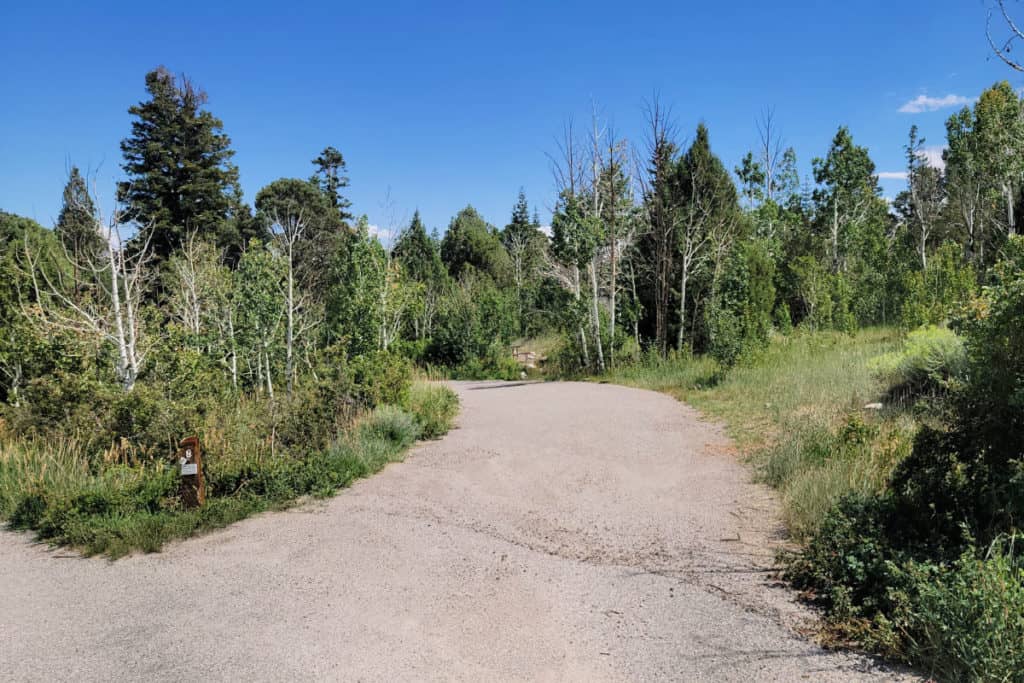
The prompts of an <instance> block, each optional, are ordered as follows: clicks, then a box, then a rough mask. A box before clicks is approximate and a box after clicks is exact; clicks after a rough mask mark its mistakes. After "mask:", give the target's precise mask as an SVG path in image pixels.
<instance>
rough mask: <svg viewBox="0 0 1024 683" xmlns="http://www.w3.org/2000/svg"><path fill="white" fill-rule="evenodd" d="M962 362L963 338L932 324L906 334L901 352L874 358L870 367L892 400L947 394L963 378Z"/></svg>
mask: <svg viewBox="0 0 1024 683" xmlns="http://www.w3.org/2000/svg"><path fill="white" fill-rule="evenodd" d="M966 361H967V355H966V352H965V349H964V342H963V339H962V338H961V337H960V336H959V335H957V334H956V333H955V332H953V331H952V330H950V329H947V328H944V327H935V326H934V325H933V326H930V327H924V328H921V329H919V330H914V331H913V332H911V333H910V334H908V335H907V339H906V342H905V343H904V346H903V349H902V350H900V351H897V352H893V353H887V354H884V355H882V356H879V357H877V358H875V359H874V360H872V362H871V367H872V370H873V371H874V373H875V375H876V376H877V377H878V378H879V379H881V380H883V381H884V382H886V383H887V384H888V385H889V386H890V393H891V395H892V396H893V397H894V398H916V397H919V396H925V395H933V396H934V395H939V394H942V393H945V392H946V391H948V390H949V389H950V388H951V387H952V385H953V384H954V383H955V382H956V381H957V380H958V379H960V378H962V377H963V375H964V371H965V369H966Z"/></svg>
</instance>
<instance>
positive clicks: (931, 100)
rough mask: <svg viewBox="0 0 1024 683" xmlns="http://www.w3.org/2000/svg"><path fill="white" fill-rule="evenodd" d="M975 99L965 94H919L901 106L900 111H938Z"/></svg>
mask: <svg viewBox="0 0 1024 683" xmlns="http://www.w3.org/2000/svg"><path fill="white" fill-rule="evenodd" d="M973 101H974V100H973V99H971V98H970V97H964V96H963V95H946V96H945V97H929V96H928V95H918V96H917V97H915V98H914V99H912V100H910V101H909V102H907V103H905V104H904V105H903V106H902V107H900V112H901V113H903V114H920V113H922V112H926V111H938V110H940V109H948V108H950V107H960V106H962V105H965V104H970V103H971V102H973Z"/></svg>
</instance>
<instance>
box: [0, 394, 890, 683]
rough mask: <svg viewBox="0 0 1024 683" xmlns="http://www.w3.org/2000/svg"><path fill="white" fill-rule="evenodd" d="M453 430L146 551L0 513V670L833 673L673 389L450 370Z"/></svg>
mask: <svg viewBox="0 0 1024 683" xmlns="http://www.w3.org/2000/svg"><path fill="white" fill-rule="evenodd" d="M455 386H456V388H457V390H458V392H459V395H460V397H461V400H462V406H463V408H462V413H461V415H460V418H459V424H460V427H459V429H457V430H455V431H453V432H452V433H450V434H449V435H448V436H447V437H446V438H444V439H443V440H440V441H435V442H431V443H428V444H424V445H420V446H419V447H417V448H416V449H414V450H413V451H412V452H411V453H410V455H409V457H408V458H407V460H406V461H405V462H404V463H401V464H396V465H391V466H388V467H387V468H386V469H385V470H384V471H383V472H382V473H380V474H378V475H377V476H375V477H372V478H371V479H368V480H365V481H360V482H358V483H356V484H355V485H354V486H353V487H352V488H351V489H349V490H347V491H344V492H342V493H341V494H339V495H338V496H337V497H336V498H333V499H331V500H329V501H326V502H316V503H309V504H306V505H303V506H300V507H298V508H296V509H293V510H291V511H288V512H282V513H272V514H266V515H262V516H260V517H256V518H253V519H249V520H246V521H244V522H241V523H238V524H235V525H233V526H231V527H229V528H227V529H224V530H221V531H218V532H215V533H211V534H208V535H206V536H203V537H201V538H196V539H191V540H188V541H184V542H181V543H175V544H173V545H171V546H169V547H167V548H166V549H165V550H164V552H162V553H159V554H154V555H134V556H131V557H127V558H124V559H121V560H118V561H116V562H109V561H107V560H104V559H97V558H92V559H82V558H80V557H78V556H76V555H75V554H74V553H71V552H68V551H66V550H59V549H58V550H53V549H49V548H47V547H46V546H42V545H39V544H35V543H32V541H31V539H30V538H29V537H28V536H26V535H24V534H16V533H12V532H2V533H0V679H3V680H18V681H20V680H47V681H48V680H57V679H64V680H76V681H80V680H94V681H108V680H123V679H132V680H143V679H145V680H147V681H158V680H168V681H170V680H175V681H177V680H189V679H191V680H248V681H256V680H260V681H262V680H311V679H312V680H365V681H383V680H396V681H419V680H469V681H499V680H501V681H503V680H521V681H538V680H539V681H604V680H614V681H640V680H677V681H697V680H713V681H728V680H736V681H751V680H766V681H769V680H778V681H799V680H812V681H833V680H835V681H846V680H892V679H893V678H896V674H895V673H893V672H890V671H885V670H881V669H878V668H875V666H874V665H873V664H872V663H871V662H870V661H868V660H866V659H864V658H861V657H858V656H855V655H850V654H837V653H829V652H826V651H823V650H822V649H820V648H818V647H816V646H815V645H813V644H811V643H810V642H809V641H807V640H804V639H801V638H799V637H798V636H796V635H794V632H793V626H794V625H795V624H799V623H800V620H801V619H804V618H806V616H807V615H806V614H805V613H803V612H802V611H801V609H800V608H799V607H798V606H796V605H795V604H794V603H793V601H792V599H791V596H790V595H789V593H788V592H787V591H785V590H784V589H782V588H780V587H779V586H777V585H775V584H774V583H773V581H772V578H771V572H770V566H771V563H772V555H773V550H772V548H773V545H774V544H775V543H776V542H777V538H778V535H779V534H778V529H777V527H776V525H775V522H774V520H775V519H776V518H777V517H776V515H775V510H774V507H773V504H772V500H771V498H770V496H769V495H768V494H767V493H766V492H765V491H764V490H763V489H762V488H761V487H758V486H754V485H752V484H750V483H749V473H748V471H747V470H746V469H745V468H744V467H743V466H742V465H741V464H739V463H738V462H737V459H736V455H735V453H734V452H733V451H732V450H731V447H730V443H729V440H728V439H727V438H726V437H725V436H724V435H723V434H722V432H721V430H720V429H719V428H718V427H716V426H715V425H712V424H709V423H707V422H704V421H701V420H700V419H699V417H698V415H697V414H696V413H695V412H694V411H692V410H690V409H688V408H686V407H685V406H683V405H681V404H679V403H677V402H676V401H674V400H673V399H671V398H669V397H666V396H663V395H660V394H656V393H651V392H646V391H640V390H635V389H627V388H623V387H617V386H611V385H599V384H581V383H547V384H521V383H458V384H456V385H455Z"/></svg>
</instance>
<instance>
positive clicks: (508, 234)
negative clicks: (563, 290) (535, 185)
mask: <svg viewBox="0 0 1024 683" xmlns="http://www.w3.org/2000/svg"><path fill="white" fill-rule="evenodd" d="M501 239H502V242H503V243H504V244H505V250H506V251H508V255H509V260H510V261H511V262H512V279H513V284H514V285H515V287H516V301H517V306H518V312H519V324H520V326H521V329H520V331H521V332H525V331H526V325H527V320H526V311H527V310H529V309H530V308H532V303H533V300H534V299H535V298H536V290H537V287H538V285H539V282H538V279H539V278H538V275H539V271H540V266H541V262H542V260H543V258H544V248H545V246H546V244H547V239H546V238H545V236H544V233H542V232H541V231H540V225H539V221H538V220H537V217H536V212H535V213H534V217H533V218H532V219H531V218H530V209H529V205H528V204H527V202H526V194H525V193H524V192H523V191H522V190H519V198H518V199H517V200H516V205H515V206H514V207H513V208H512V218H511V221H510V222H509V224H508V225H506V226H505V230H504V232H502V235H501Z"/></svg>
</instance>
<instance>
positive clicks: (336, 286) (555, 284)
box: [0, 55, 1024, 680]
mask: <svg viewBox="0 0 1024 683" xmlns="http://www.w3.org/2000/svg"><path fill="white" fill-rule="evenodd" d="M1003 56H1004V57H1005V55H1003ZM144 85H145V98H144V99H143V101H141V102H139V103H138V104H136V105H134V106H131V107H130V108H129V109H128V111H129V113H130V115H131V117H132V124H131V129H130V130H129V131H126V133H127V136H126V137H125V139H124V140H123V141H122V143H121V149H122V152H123V163H122V165H121V169H122V171H123V179H122V181H121V182H120V183H119V185H118V187H117V192H116V197H114V198H113V201H112V202H110V206H112V209H111V210H109V211H104V210H103V207H102V206H101V204H102V202H100V201H99V200H100V198H99V197H97V196H96V195H95V191H94V188H90V179H89V178H87V177H85V176H83V175H82V174H81V172H80V171H79V170H78V169H77V168H75V167H72V168H71V169H70V173H69V177H68V179H67V184H66V185H65V189H64V193H63V203H62V208H61V211H60V214H59V217H58V219H57V221H56V223H55V225H54V226H52V230H51V229H47V228H44V227H43V226H41V225H39V224H37V223H36V222H35V221H32V220H30V219H27V218H23V217H20V216H15V215H12V214H8V213H3V212H0V518H3V519H4V520H6V521H7V522H9V523H10V524H11V525H12V526H14V527H16V528H24V529H31V530H33V531H34V532H35V533H37V534H38V535H39V537H40V538H43V539H45V540H47V541H50V542H53V543H60V544H67V545H73V546H75V547H78V548H81V549H83V550H85V551H86V552H97V553H99V552H102V553H107V554H110V555H114V556H116V555H119V554H122V553H125V552H129V551H130V550H132V549H135V548H140V549H145V550H154V549H157V548H159V547H160V544H161V543H163V542H164V541H166V540H167V539H169V538H177V537H182V536H186V535H188V534H190V533H193V532H195V531H201V530H203V529H207V528H212V527H216V526H220V525H223V524H227V523H230V522H231V521H233V520H235V519H239V518H241V517H243V516H245V515H247V514H250V513H252V512H256V511H259V510H265V509H273V508H277V507H282V506H286V505H289V504H291V503H292V502H293V501H295V500H297V499H298V498H299V497H301V496H306V495H316V496H321V495H329V494H330V493H331V492H333V491H335V490H337V489H338V488H339V487H343V486H345V485H347V484H348V483H349V482H351V481H352V480H353V479H355V478H357V477H360V476H365V475H367V474H370V473H372V472H373V471H375V470H377V469H379V468H380V467H381V466H383V464H384V463H386V462H388V461H390V460H392V459H394V458H397V457H400V454H401V453H402V452H403V450H404V449H405V448H407V447H408V446H409V445H410V444H411V443H412V442H414V441H415V440H416V439H417V438H434V437H437V436H440V435H442V434H443V433H444V432H445V431H446V430H447V429H448V428H449V427H450V425H451V422H452V419H453V417H454V414H455V412H456V410H457V402H456V400H455V397H454V395H453V394H451V392H449V391H447V390H445V389H443V388H441V387H438V386H433V385H429V386H428V385H424V384H416V383H413V381H412V378H413V377H414V376H420V377H431V378H435V379H437V378H503V379H516V378H519V377H521V376H522V374H523V373H524V372H527V370H526V369H524V368H523V367H522V365H521V363H519V362H517V360H516V359H515V358H514V357H513V355H512V353H511V347H512V346H519V345H520V342H519V340H533V341H530V342H528V343H526V344H525V345H524V347H525V349H526V350H529V351H533V352H535V353H536V355H537V358H536V360H537V365H538V367H537V368H530V369H529V371H528V372H527V374H528V375H538V374H540V375H546V376H575V377H579V376H597V377H602V378H603V379H606V380H608V381H617V382H623V383H628V384H633V385H636V386H644V387H649V388H653V389H657V390H660V391H666V392H669V393H672V394H673V395H676V396H678V397H679V398H681V399H683V400H686V401H689V402H692V403H693V404H695V405H696V406H698V407H700V408H701V409H703V410H705V411H706V412H708V413H709V414H710V415H713V416H716V417H719V418H721V419H723V420H725V421H726V422H727V423H728V424H729V426H730V429H731V430H732V432H733V433H734V435H735V436H736V437H737V439H738V440H739V443H740V444H741V445H742V446H743V447H744V448H746V449H748V450H750V451H752V452H753V453H755V456H754V461H755V463H756V467H757V469H758V472H759V476H761V477H762V478H763V480H764V481H765V482H767V483H769V484H771V485H772V486H774V487H776V488H777V489H778V490H779V492H780V495H781V497H782V499H783V502H784V511H785V513H784V514H785V521H786V523H787V524H788V526H789V529H790V530H791V532H792V534H793V537H794V539H795V540H796V541H798V542H799V543H800V545H801V550H800V551H799V552H796V553H795V554H794V555H793V556H792V557H791V558H789V561H788V564H787V566H788V570H787V571H788V576H789V578H790V580H791V581H792V582H793V583H794V585H796V586H798V587H800V588H801V589H802V590H804V591H805V593H806V595H807V596H808V597H809V598H810V599H813V600H815V601H816V602H818V603H819V604H821V605H822V606H823V607H824V608H825V609H826V610H827V611H828V615H829V623H830V628H831V632H832V633H833V635H834V636H836V637H837V638H839V639H842V640H843V641H844V642H854V641H855V642H857V643H859V644H861V645H862V646H865V647H869V648H872V649H874V650H876V651H879V652H883V653H885V654H887V655H888V656H890V657H894V658H897V659H902V660H905V661H910V662H913V663H915V664H917V665H919V666H921V667H922V668H924V669H926V670H928V671H929V672H932V673H935V674H936V675H939V676H941V677H943V678H947V679H950V680H959V679H978V680H1012V679H1014V678H1015V677H1016V678H1018V679H1019V672H1021V671H1024V664H1022V662H1021V659H1020V658H1021V653H1022V652H1024V647H1021V646H1020V644H1021V643H1022V642H1024V625H1022V624H1024V615H1022V609H1024V607H1022V606H1024V602H1022V601H1021V600H1020V599H1019V598H1020V593H1021V584H1022V578H1021V565H1022V560H1021V551H1020V549H1021V544H1022V541H1021V536H1020V531H1021V528H1020V520H1021V519H1022V518H1024V472H1022V470H1021V462H1022V456H1024V454H1022V451H1021V445H1020V444H1022V443H1024V431H1022V430H1024V422H1022V421H1024V417H1022V415H1024V409H1022V407H1024V393H1022V392H1024V389H1022V388H1021V387H1024V367H1022V366H1021V362H1022V361H1021V359H1022V357H1024V354H1022V350H1024V333H1022V329H1021V325H1022V324H1024V323H1022V321H1024V275H1022V269H1024V246H1022V242H1021V237H1020V236H1019V235H1020V233H1021V232H1022V230H1024V226H1022V225H1021V223H1020V207H1021V204H1022V197H1024V192H1022V188H1024V181H1022V179H1024V161H1022V160H1024V101H1022V99H1021V96H1020V93H1019V92H1018V91H1017V90H1015V89H1014V88H1013V87H1012V86H1011V85H1010V84H1009V83H1007V82H1000V83H995V84H993V85H992V86H991V87H989V88H987V89H986V90H984V91H983V92H982V93H981V94H980V96H979V98H978V99H977V100H976V101H974V102H973V104H972V105H971V106H967V107H964V108H963V109H962V110H960V111H959V112H957V113H955V114H954V115H953V116H951V117H950V118H949V119H948V121H947V122H946V140H945V141H944V142H945V146H944V150H945V151H944V152H943V155H942V163H941V164H939V163H935V160H934V159H933V158H932V157H930V156H929V150H930V148H929V147H926V146H925V141H924V140H923V139H922V138H921V137H920V136H919V135H918V130H917V128H916V127H915V126H912V127H911V128H910V131H909V136H908V139H907V142H906V145H905V148H904V149H905V153H906V156H905V158H906V167H905V176H906V181H907V189H906V190H905V191H904V192H901V193H900V194H899V195H898V196H897V197H895V199H894V200H893V201H892V202H889V201H887V200H886V199H885V198H883V197H882V193H881V188H880V186H879V174H878V172H877V169H876V167H875V163H874V162H873V160H872V158H871V154H870V152H869V150H868V149H867V148H866V147H864V146H862V145H859V144H857V141H856V138H855V137H854V133H853V131H851V130H850V129H849V128H848V127H846V126H838V127H837V129H836V132H835V134H834V136H833V137H832V139H831V141H830V143H829V145H828V146H827V148H826V149H822V150H818V151H819V152H821V154H822V155H821V156H820V157H815V158H813V159H812V160H811V163H810V164H809V168H810V170H811V175H810V177H809V178H805V179H803V180H802V179H801V178H802V173H801V171H802V169H801V166H800V164H799V163H798V158H797V151H796V150H795V149H794V148H792V147H788V146H787V145H786V144H785V141H784V140H783V139H782V138H781V137H780V136H779V125H778V123H777V122H776V121H775V119H774V115H773V113H772V111H771V110H770V109H769V110H765V112H764V113H763V114H762V116H761V117H760V119H759V120H758V121H757V123H756V133H754V132H753V131H752V135H751V138H752V142H753V143H754V145H753V146H754V151H751V152H749V153H748V154H746V155H745V156H744V157H743V158H741V159H739V160H733V161H735V162H738V163H736V165H735V166H731V168H730V165H728V164H727V163H726V162H725V161H724V160H723V159H721V158H720V157H719V156H718V155H717V154H716V152H715V148H714V147H713V145H712V139H713V137H712V133H711V131H710V129H709V127H708V126H707V125H705V124H703V123H701V124H699V125H697V126H696V127H695V128H693V129H692V135H690V136H689V137H688V138H687V139H686V140H685V141H684V139H683V138H682V137H681V136H680V134H679V128H677V126H676V121H674V120H673V119H672V117H670V115H669V108H668V106H667V105H665V104H664V103H661V102H659V101H657V100H655V101H652V102H648V103H647V107H646V113H647V116H646V121H645V122H644V130H643V131H642V133H640V134H638V135H637V138H638V139H644V140H645V141H646V142H645V144H642V145H639V146H634V145H633V144H631V142H630V140H629V139H626V138H624V137H619V136H618V135H616V134H615V133H614V128H612V127H611V126H607V125H605V122H603V121H601V120H600V116H598V115H597V114H596V113H595V114H594V119H593V121H592V125H590V126H588V131H587V133H586V134H583V135H581V134H579V131H577V130H574V128H573V127H572V125H571V123H570V124H568V125H566V126H565V127H564V137H563V138H562V139H561V140H560V141H559V144H558V149H557V151H556V153H554V154H553V155H552V161H553V166H554V168H553V170H554V176H555V180H556V183H555V187H554V192H553V197H552V199H553V201H552V202H551V203H552V205H553V210H552V212H551V217H550V224H549V225H546V226H544V225H542V221H541V217H540V216H539V214H538V213H537V211H536V210H533V211H531V205H530V204H529V203H528V202H527V199H526V195H525V193H524V192H522V191H520V193H519V195H518V197H517V198H516V199H515V201H514V204H513V206H512V211H511V215H510V216H509V219H508V222H507V223H505V225H504V227H498V226H496V225H493V224H491V223H489V222H488V221H487V220H486V219H485V218H484V216H482V215H481V214H480V213H479V212H478V211H477V210H476V209H474V208H473V207H472V206H469V205H467V206H466V207H465V208H462V209H461V210H458V211H457V213H455V215H454V216H453V217H452V219H451V221H450V222H449V223H448V225H447V228H446V230H445V231H444V233H443V235H442V234H441V233H440V231H439V230H438V228H437V226H431V228H432V229H430V230H428V226H426V225H425V224H424V222H423V220H422V219H421V216H420V215H419V213H418V212H415V211H414V212H413V213H412V216H411V218H408V217H403V218H393V217H394V216H395V215H396V211H395V206H394V204H393V203H392V202H386V204H387V206H386V207H384V210H383V211H382V212H383V213H387V214H389V216H390V217H389V219H388V222H387V224H383V225H371V223H370V220H369V218H368V217H367V216H365V215H362V216H360V215H357V214H356V212H355V211H354V209H353V207H352V205H351V202H350V201H349V200H348V199H347V198H346V196H345V193H346V188H347V187H348V184H349V177H348V169H347V165H346V162H345V159H344V157H343V155H342V153H341V152H340V151H339V150H338V149H337V148H335V147H333V146H327V147H325V148H324V149H323V150H322V151H321V152H320V153H319V154H318V155H317V156H316V157H315V158H314V159H312V164H311V165H312V168H311V175H310V177H306V178H295V177H293V178H279V179H277V180H274V181H273V182H270V183H268V184H267V185H266V186H265V187H263V188H260V189H259V190H258V191H256V192H255V194H254V195H252V196H253V202H252V204H251V205H250V204H248V203H246V201H245V200H244V197H245V193H243V191H242V188H241V185H240V182H239V177H240V176H239V169H238V167H237V166H235V165H234V163H233V161H232V159H233V155H234V151H233V150H232V147H231V140H230V138H229V137H228V136H227V134H226V133H225V132H224V124H223V123H222V122H221V121H220V120H219V119H218V118H216V117H215V116H214V115H213V113H212V112H211V111H209V109H208V108H207V106H206V105H207V101H208V100H207V96H206V93H205V92H203V91H202V90H201V89H200V88H199V87H198V86H197V85H196V84H195V83H193V82H192V81H190V80H189V79H187V78H185V77H183V76H176V75H174V74H172V73H171V72H170V71H168V70H167V69H165V68H163V67H159V68H157V69H155V70H153V71H151V72H150V73H148V74H146V77H145V82H144ZM307 153H309V154H312V153H313V151H312V150H308V151H307ZM168 169H173V172H171V171H169V170H168ZM803 170H806V168H804V169H803ZM510 199H512V198H511V197H510ZM410 201H415V199H414V198H413V199H411V200H410ZM510 203H511V202H510ZM453 208H454V207H453ZM875 404H880V405H875ZM193 434H195V435H198V436H199V437H200V439H201V440H202V442H203V445H204V451H205V453H206V462H207V474H208V478H209V490H210V499H209V502H208V503H207V505H206V506H204V507H202V508H200V509H198V510H184V509H181V507H180V503H179V502H178V500H177V498H176V496H175V494H174V488H175V480H176V475H175V470H174V468H173V466H172V465H173V462H172V460H171V459H172V457H173V454H174V451H175V447H176V444H177V443H178V442H179V440H180V439H181V438H183V437H185V436H189V435H193Z"/></svg>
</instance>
